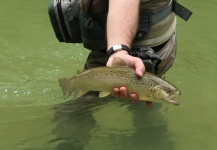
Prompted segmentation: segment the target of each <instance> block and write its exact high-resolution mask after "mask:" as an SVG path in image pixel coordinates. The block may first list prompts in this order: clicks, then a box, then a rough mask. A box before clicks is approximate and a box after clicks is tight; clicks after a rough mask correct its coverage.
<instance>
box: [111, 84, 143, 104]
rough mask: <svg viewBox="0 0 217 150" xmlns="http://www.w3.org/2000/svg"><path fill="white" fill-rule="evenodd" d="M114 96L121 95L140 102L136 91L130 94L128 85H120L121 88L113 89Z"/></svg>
mask: <svg viewBox="0 0 217 150" xmlns="http://www.w3.org/2000/svg"><path fill="white" fill-rule="evenodd" d="M113 96H115V97H121V98H123V99H129V98H130V99H131V100H132V101H133V102H136V103H137V102H139V97H138V95H137V94H136V93H130V94H128V91H127V88H126V87H120V89H119V88H114V89H113Z"/></svg>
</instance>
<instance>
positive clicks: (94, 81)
mask: <svg viewBox="0 0 217 150" xmlns="http://www.w3.org/2000/svg"><path fill="white" fill-rule="evenodd" d="M59 85H60V87H61V88H62V91H63V95H64V98H65V99H67V98H68V97H69V96H70V95H71V94H72V93H73V92H75V91H78V92H77V97H80V96H82V95H84V94H86V93H87V92H88V91H100V93H99V97H105V96H108V95H109V94H110V93H111V92H112V90H113V88H118V87H122V86H124V87H126V88H127V89H128V92H129V93H136V94H137V95H138V96H139V99H140V100H145V101H152V102H161V101H164V102H167V103H170V104H173V105H179V103H178V102H177V101H176V100H175V99H174V97H175V96H177V95H180V94H181V93H180V91H179V90H178V89H177V88H176V87H174V86H173V85H172V84H170V83H169V82H167V81H165V80H163V79H161V78H159V77H157V76H155V75H153V74H151V73H148V72H145V74H144V75H143V77H142V78H138V77H137V76H136V74H135V70H134V69H133V68H131V67H127V66H126V64H125V63H124V61H123V60H122V59H121V58H117V57H116V58H114V59H113V62H112V66H111V67H97V68H93V69H89V70H86V71H83V72H81V73H78V74H77V75H75V76H74V77H71V78H59Z"/></svg>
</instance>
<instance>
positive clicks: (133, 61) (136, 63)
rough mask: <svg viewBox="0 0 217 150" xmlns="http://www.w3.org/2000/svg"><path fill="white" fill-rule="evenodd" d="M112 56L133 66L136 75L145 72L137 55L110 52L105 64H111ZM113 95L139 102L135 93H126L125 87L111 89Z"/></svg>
mask: <svg viewBox="0 0 217 150" xmlns="http://www.w3.org/2000/svg"><path fill="white" fill-rule="evenodd" d="M114 57H119V58H121V59H123V61H124V62H125V63H126V65H127V66H129V67H132V68H135V71H136V75H137V76H138V77H140V78H141V77H142V76H143V74H144V72H145V66H144V64H143V62H142V60H141V59H140V58H138V57H133V56H131V55H129V54H128V53H127V52H126V51H124V50H123V51H118V52H116V53H114V54H112V55H111V56H110V57H109V59H108V62H107V64H106V65H107V66H111V65H112V60H113V58H114ZM112 94H113V95H114V96H115V97H121V98H124V99H128V98H130V99H131V100H132V101H134V102H139V97H138V95H137V94H136V93H128V91H127V88H126V87H120V88H114V89H113V93H112Z"/></svg>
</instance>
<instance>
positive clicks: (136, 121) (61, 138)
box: [53, 98, 174, 150]
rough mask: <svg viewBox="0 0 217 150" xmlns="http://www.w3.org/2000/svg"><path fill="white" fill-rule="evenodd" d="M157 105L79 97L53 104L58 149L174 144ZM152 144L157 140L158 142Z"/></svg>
mask: <svg viewBox="0 0 217 150" xmlns="http://www.w3.org/2000/svg"><path fill="white" fill-rule="evenodd" d="M159 109H160V106H159V105H155V106H154V107H150V108H148V107H147V106H146V105H145V103H140V104H133V103H132V102H126V101H118V100H112V99H91V100H85V99H82V98H80V99H79V100H76V101H70V102H67V103H65V104H61V105H57V106H56V107H55V119H54V121H55V122H57V126H56V128H55V129H54V133H55V134H57V139H56V140H54V141H53V142H58V143H59V145H58V146H57V149H58V150H68V149H77V150H83V149H111V147H112V149H114V150H122V149H126V150H128V149H129V150H130V149H144V148H147V149H158V148H159V147H161V149H167V150H170V149H171V150H173V149H174V143H173V141H172V140H171V135H170V133H169V132H168V130H167V122H166V120H165V117H163V116H162V114H161V113H160V112H159ZM155 143H158V144H157V145H156V144H155Z"/></svg>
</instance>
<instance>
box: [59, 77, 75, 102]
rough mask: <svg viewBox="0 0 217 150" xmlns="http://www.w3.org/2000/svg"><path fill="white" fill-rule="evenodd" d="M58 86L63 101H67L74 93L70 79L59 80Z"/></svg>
mask: <svg viewBox="0 0 217 150" xmlns="http://www.w3.org/2000/svg"><path fill="white" fill-rule="evenodd" d="M58 81H59V85H60V87H61V88H62V91H63V95H64V99H67V98H68V97H69V96H70V95H71V94H72V92H73V91H74V88H73V83H72V79H71V78H59V80H58Z"/></svg>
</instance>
